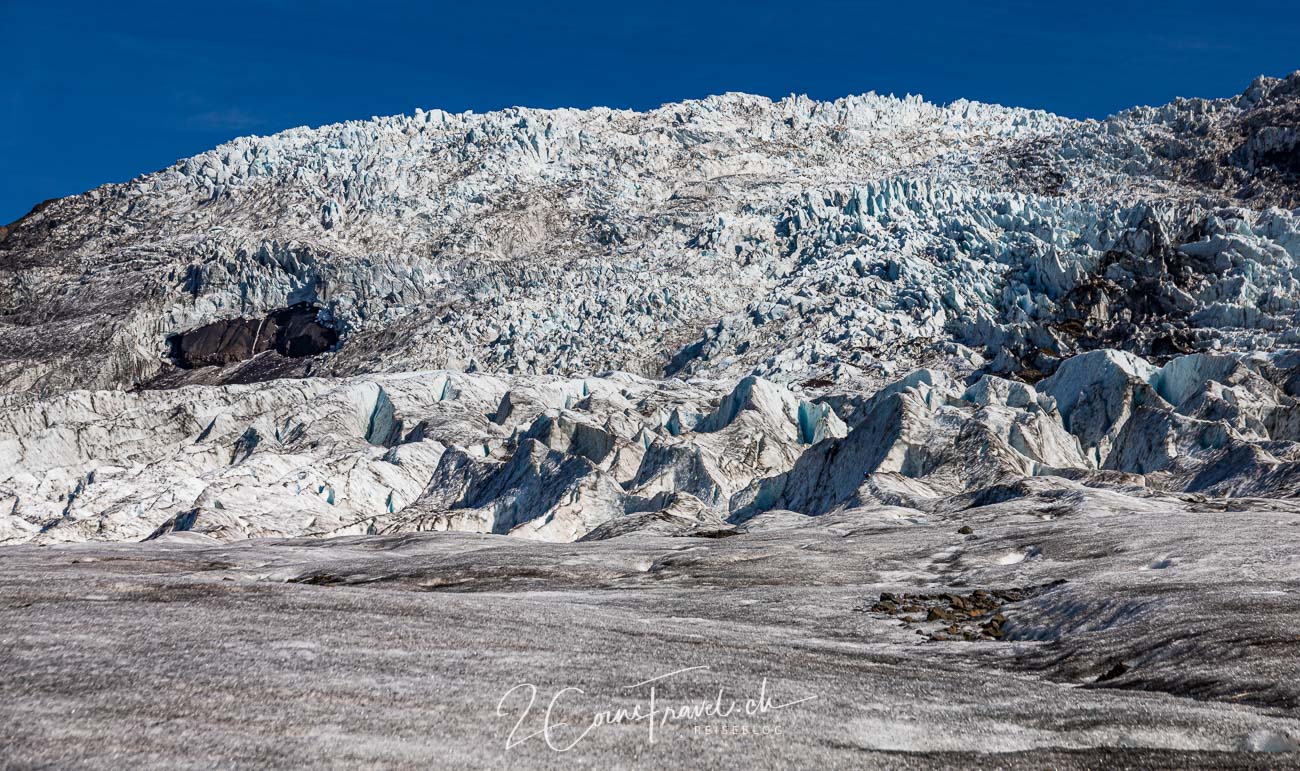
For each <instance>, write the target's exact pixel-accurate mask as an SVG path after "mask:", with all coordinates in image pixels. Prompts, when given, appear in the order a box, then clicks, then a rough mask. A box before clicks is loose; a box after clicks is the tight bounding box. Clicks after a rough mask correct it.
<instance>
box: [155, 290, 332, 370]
mask: <svg viewBox="0 0 1300 771" xmlns="http://www.w3.org/2000/svg"><path fill="white" fill-rule="evenodd" d="M320 310H321V309H320V308H319V307H318V306H315V305H312V304H310V303H299V304H297V305H293V306H290V307H288V308H278V309H276V310H273V311H271V312H270V313H268V314H267V315H266V316H265V317H264V318H242V317H241V318H234V319H224V320H222V321H214V322H212V323H211V324H205V325H203V326H201V327H198V328H196V329H191V330H188V331H186V332H180V333H178V334H175V335H172V336H171V337H169V338H167V343H168V345H169V346H170V349H171V359H172V361H173V362H174V363H175V364H176V366H178V367H181V368H182V369H195V368H197V367H213V366H223V365H226V364H233V363H235V362H239V361H246V360H248V359H251V358H253V357H254V356H256V355H257V354H259V353H263V352H265V351H271V350H274V351H277V352H278V353H280V354H281V355H283V356H288V357H290V358H301V357H304V356H315V355H316V354H318V353H325V352H326V351H329V350H332V349H333V348H334V346H335V345H337V344H338V341H339V333H338V331H337V330H335V329H334V328H333V327H332V326H330V325H328V324H324V323H321V321H320V318H319V314H320Z"/></svg>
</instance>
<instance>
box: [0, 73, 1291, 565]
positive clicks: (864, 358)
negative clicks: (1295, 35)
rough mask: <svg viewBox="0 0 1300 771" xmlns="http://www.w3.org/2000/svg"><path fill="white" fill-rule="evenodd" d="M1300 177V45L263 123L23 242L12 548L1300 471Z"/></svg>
mask: <svg viewBox="0 0 1300 771" xmlns="http://www.w3.org/2000/svg"><path fill="white" fill-rule="evenodd" d="M1296 206H1300V73H1297V74H1294V75H1291V76H1290V77H1288V78H1286V79H1282V80H1278V79H1268V78H1261V79H1259V80H1257V81H1256V82H1255V83H1253V84H1251V86H1250V87H1249V88H1248V89H1247V90H1246V91H1245V92H1244V93H1243V94H1241V95H1240V96H1237V97H1234V98H1231V99H1223V100H1200V99H1192V100H1179V101H1177V102H1174V103H1172V104H1170V105H1166V106H1164V107H1160V108H1137V109H1133V110H1130V111H1127V112H1124V113H1121V114H1119V115H1117V116H1114V117H1112V118H1109V119H1107V120H1105V121H1101V122H1097V121H1084V122H1078V121H1072V120H1068V119H1064V118H1060V117H1057V116H1053V115H1050V114H1046V113H1043V112H1035V111H1028V110H1019V109H1011V108H1003V107H998V106H991V105H984V104H977V103H971V102H957V103H954V104H951V105H948V106H936V105H932V104H928V103H926V102H924V101H922V100H920V99H919V98H915V97H908V98H906V99H895V98H893V97H881V96H876V95H867V96H861V97H850V98H846V99H841V100H838V101H835V102H828V103H821V102H814V101H810V100H808V99H806V98H801V97H791V98H789V99H785V100H782V101H780V102H772V101H770V100H768V99H765V98H761V97H754V96H748V95H743V94H727V95H724V96H719V97H711V98H709V99H705V100H701V101H696V102H685V103H681V104H671V105H665V106H663V107H661V108H659V109H657V110H654V111H651V112H646V113H636V112H629V111H614V110H607V109H594V110H587V111H578V110H545V111H544V110H527V109H513V110H507V111H503V112H499V113H491V114H486V115H476V114H461V115H451V114H447V113H443V112H440V111H433V112H424V111H417V112H416V113H415V114H414V115H413V116H399V117H393V118H382V119H379V118H377V119H373V120H371V121H365V122H351V123H346V124H339V125H335V126H328V127H324V128H321V129H313V130H309V129H293V130H290V131H287V132H284V133H281V134H278V135H275V136H272V137H254V138H244V139H239V140H235V141H234V142H231V143H229V144H227V145H224V146H222V147H219V148H216V149H214V150H212V151H209V152H207V153H203V154H202V155H199V156H196V157H194V158H190V159H187V160H184V161H181V162H179V163H177V164H176V165H175V166H172V167H171V168H168V169H165V170H163V171H160V172H158V173H155V174H150V175H146V176H144V177H141V178H139V179H136V180H133V181H131V182H128V183H125V184H121V185H110V186H105V187H102V188H99V189H97V190H94V191H91V192H89V193H86V194H84V195H80V196H73V197H71V198H66V199H61V200H58V201H52V202H48V203H47V204H44V205H42V206H41V207H38V210H36V211H34V212H33V213H32V214H30V215H29V216H28V217H26V218H24V219H23V220H21V221H19V222H17V223H15V224H13V225H11V226H9V227H8V228H5V229H4V230H3V231H2V232H0V389H3V392H4V394H5V395H4V396H3V397H2V398H3V400H4V401H3V405H4V411H3V414H2V415H0V541H9V542H13V541H26V540H38V541H57V540H84V539H141V538H146V537H149V536H151V535H159V534H162V533H165V532H168V531H175V530H199V531H203V532H208V533H211V534H214V535H217V536H218V537H221V538H225V539H233V538H242V537H248V536H257V535H272V534H275V535H307V534H310V535H329V534H345V533H353V534H363V533H368V532H387V531H394V530H404V529H435V530H471V531H480V532H493V533H511V534H516V535H521V536H526V537H529V538H537V539H544V540H562V541H569V540H576V539H579V538H583V537H592V538H596V537H601V538H603V537H612V536H616V535H619V534H621V533H626V532H629V531H634V530H637V529H641V528H643V527H651V528H658V529H663V528H665V527H667V528H669V529H674V528H675V529H681V530H683V531H690V530H692V529H697V528H713V529H717V528H726V527H731V526H734V525H736V524H738V523H741V522H744V521H746V520H748V519H750V518H752V517H753V516H755V515H757V514H759V513H761V512H765V511H771V510H774V509H776V510H792V511H795V512H799V513H802V514H822V513H826V512H828V511H833V510H836V509H842V508H844V507H851V506H859V505H863V504H864V503H865V502H876V503H890V504H896V505H906V506H909V507H914V508H921V509H928V508H934V507H936V506H943V505H947V503H945V502H948V501H951V500H954V499H956V498H957V497H960V496H964V495H977V494H980V491H988V490H994V489H997V490H1012V489H1013V488H1014V485H1015V484H1017V483H1018V482H1019V481H1020V480H1023V479H1025V478H1026V477H1044V478H1048V479H1054V480H1057V481H1058V482H1059V483H1061V484H1065V483H1066V481H1067V480H1074V481H1073V482H1070V483H1071V484H1074V483H1077V482H1080V481H1081V482H1083V483H1084V484H1088V485H1103V486H1111V487H1115V488H1117V489H1122V490H1124V491H1125V494H1126V495H1131V496H1150V495H1157V496H1159V495H1174V494H1177V495H1185V494H1209V495H1232V496H1244V495H1250V496H1285V495H1290V494H1291V492H1292V490H1294V486H1295V481H1294V479H1295V477H1296V472H1295V469H1294V464H1295V463H1296V462H1297V460H1300V443H1298V442H1300V417H1296V415H1297V412H1296V406H1295V405H1296V397H1297V396H1298V395H1300V354H1293V353H1289V352H1288V349H1289V348H1290V347H1292V346H1300V335H1298V333H1297V332H1296V331H1295V330H1296V321H1297V315H1298V313H1300V311H1298V309H1297V302H1298V301H1300V209H1295V208H1294V207H1296ZM999 494H1001V493H999ZM1006 494H1008V495H1012V494H1014V493H1006Z"/></svg>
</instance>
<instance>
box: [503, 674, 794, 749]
mask: <svg viewBox="0 0 1300 771" xmlns="http://www.w3.org/2000/svg"><path fill="white" fill-rule="evenodd" d="M707 671H709V668H708V667H707V666H698V667H687V668H685V669H678V670H676V671H673V672H668V673H666V674H662V675H656V676H655V677H651V678H649V679H646V680H641V681H639V682H636V683H632V684H631V685H625V686H623V687H622V688H621V690H622V691H623V692H624V693H623V694H622V696H623V701H624V703H623V704H622V705H621V706H617V707H614V706H607V707H605V708H602V709H591V708H590V707H584V706H583V703H584V702H588V703H589V702H590V701H591V699H590V698H589V697H588V694H587V692H586V691H585V690H583V689H582V688H578V687H575V686H568V687H565V688H560V689H558V690H555V691H554V692H552V693H549V694H544V693H541V692H540V690H539V689H538V687H537V686H536V685H535V684H533V683H518V684H517V685H514V686H513V687H511V688H510V689H509V690H507V691H506V692H505V693H504V694H502V696H501V699H500V701H498V702H497V715H498V716H499V717H504V718H513V719H514V722H513V723H512V724H511V728H510V730H509V733H508V734H507V735H506V749H507V750H510V749H513V748H515V747H517V746H519V745H520V744H523V743H525V742H527V741H530V740H536V741H538V742H541V743H543V744H545V745H546V746H547V747H549V748H550V749H552V750H555V751H556V752H568V751H569V750H572V749H573V748H575V747H577V746H578V745H579V744H581V743H582V741H583V740H584V739H587V738H588V737H590V736H591V735H592V734H593V733H594V732H596V731H599V730H600V729H601V728H604V727H609V726H618V725H628V724H633V723H642V724H644V725H645V726H646V733H645V738H646V740H647V741H648V742H650V743H651V744H653V743H654V742H655V741H656V740H657V739H658V738H660V737H661V736H662V735H663V732H664V730H665V729H666V728H667V727H668V726H670V725H671V726H681V727H688V728H689V729H690V730H691V732H692V733H693V734H695V735H702V736H729V737H730V736H755V737H761V736H777V735H780V734H781V733H782V729H781V727H780V726H779V725H774V724H772V723H771V722H770V721H763V720H762V718H763V717H764V716H765V715H769V714H771V713H774V712H779V711H781V710H783V709H787V708H789V707H793V706H795V705H796V704H802V703H804V702H806V701H811V700H813V699H815V698H817V697H816V696H805V697H803V698H799V699H792V700H789V701H779V700H778V699H777V697H776V696H775V695H773V694H772V693H771V692H770V688H769V686H768V683H767V678H763V680H762V682H761V683H760V684H759V686H758V689H757V690H756V691H750V692H749V695H746V694H745V693H743V692H740V691H737V692H736V693H735V695H728V692H727V688H726V686H719V687H718V689H717V691H716V692H712V691H710V693H711V695H712V698H709V699H702V700H701V699H695V700H688V701H667V700H665V699H664V698H663V696H662V694H663V689H664V688H665V687H667V686H668V685H670V684H671V683H673V681H675V680H676V681H679V682H680V679H681V678H682V677H683V676H684V675H687V674H688V673H696V675H695V676H697V677H698V673H701V672H707ZM628 699H631V703H630V704H628V703H626V702H627V701H628Z"/></svg>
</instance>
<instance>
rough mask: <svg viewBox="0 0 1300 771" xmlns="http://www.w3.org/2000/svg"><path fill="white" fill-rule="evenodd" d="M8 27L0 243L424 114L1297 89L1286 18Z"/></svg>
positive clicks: (1075, 100)
mask: <svg viewBox="0 0 1300 771" xmlns="http://www.w3.org/2000/svg"><path fill="white" fill-rule="evenodd" d="M1133 6H1139V7H1133ZM0 29H3V30H4V35H3V38H0V77H2V78H3V88H0V180H2V181H3V182H2V184H0V223H3V222H8V221H10V220H13V219H16V218H17V217H19V216H21V215H22V214H24V213H25V212H26V211H27V210H28V209H30V208H31V207H32V206H33V205H34V204H36V203H37V202H39V201H41V200H43V199H45V198H51V197H56V196H63V195H69V194H72V193H77V192H81V191H83V190H87V189H89V188H92V187H95V186H97V185H99V184H102V183H104V182H114V181H122V180H126V179H130V178H131V177H134V176H136V175H138V174H142V173H146V172H149V171H154V170H157V169H160V168H163V167H165V166H167V165H169V164H171V163H172V162H173V161H175V160H176V159H178V158H183V157H186V156H189V155H192V154H194V153H196V152H199V151H202V150H204V149H207V148H209V147H212V146H214V145H216V144H219V143H221V142H223V141H225V140H227V139H230V138H232V137H235V136H240V135H245V134H269V133H274V132H275V131H279V130H281V129H285V128H289V127H292V126H300V125H320V124H324V123H333V122H336V121H340V120H346V119H352V118H368V117H370V116H371V115H388V114H394V113H401V112H411V111H412V110H413V109H414V108H416V107H422V108H425V109H430V108H434V107H438V108H442V109H446V110H451V111H460V110H467V109H472V110H491V109H496V108H501V107H507V106H510V105H526V106H534V107H559V106H576V107H588V106H592V105H598V104H604V105H610V106H615V107H631V108H648V107H654V106H656V105H659V104H662V103H663V102H668V101H676V100H679V99H684V98H693V97H701V96H706V95H708V94H711V93H720V92H723V91H749V92H753V93H760V94H765V95H768V96H771V97H781V96H784V95H787V94H790V93H806V94H809V95H810V96H813V97H816V98H821V99H829V98H834V97H838V96H843V95H845V94H850V93H862V92H865V91H870V90H875V91H878V92H882V93H889V92H894V93H897V94H900V95H901V94H903V93H920V94H924V95H925V96H926V97H927V98H929V99H932V100H934V101H939V102H947V101H951V100H953V99H956V98H959V97H968V98H972V99H980V100H984V101H993V102H1000V103H1004V104H1011V105H1021V106H1027V107H1041V108H1044V109H1048V110H1053V111H1056V112H1060V113H1063V114H1066V115H1071V116H1076V117H1102V116H1104V115H1106V114H1109V113H1110V112H1113V111H1115V110H1117V109H1122V108H1124V107H1127V106H1131V105H1134V104H1153V103H1161V102H1165V101H1168V100H1169V99H1171V98H1173V97H1175V96H1180V95H1181V96H1228V95H1231V94H1234V93H1237V92H1240V91H1241V90H1242V89H1244V88H1245V86H1246V85H1247V83H1248V82H1249V81H1250V80H1251V78H1253V77H1254V76H1255V75H1258V74H1269V75H1284V74H1286V73H1287V72H1289V71H1292V70H1295V69H1300V42H1298V41H1300V3H1297V2H1296V0H1285V1H1272V0H1268V1H1260V2H1255V1H1252V0H1237V1H1235V2H1223V0H1216V1H1215V2H1177V3H1176V2H1151V3H1140V2H1136V3H1129V2H1113V1H1112V0H1091V1H1088V2H1075V3H1066V2H1055V0H1039V1H1038V2H987V3H979V2H970V0H966V1H965V2H948V1H947V0H940V1H939V2H916V1H915V0H914V1H913V2H901V1H898V0H896V1H895V2H889V3H876V2H842V1H834V0H802V1H800V0H783V1H782V2H767V0H750V1H749V2H708V1H707V0H693V1H689V2H680V1H679V0H657V1H656V2H644V1H643V2H628V3H618V2H616V0H609V1H608V2H568V3H566V2H539V1H537V0H533V1H531V2H517V1H516V0H496V1H495V2H482V1H479V2H474V1H473V0H471V1H470V2H457V3H444V2H440V1H439V0H423V2H389V1H388V0H368V2H364V3H342V2H332V1H330V0H326V1H324V2H315V3H306V2H288V0H278V1H277V2H249V1H247V0H231V1H224V0H223V2H208V3H199V2H187V1H186V0H174V2H168V3H157V4H153V3H138V2H131V0H122V1H121V2H103V0H100V1H99V2H59V0H0Z"/></svg>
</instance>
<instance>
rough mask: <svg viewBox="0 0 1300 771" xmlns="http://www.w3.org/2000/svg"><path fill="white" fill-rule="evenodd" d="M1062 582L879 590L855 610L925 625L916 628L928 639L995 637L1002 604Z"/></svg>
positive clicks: (1001, 631) (1003, 617) (1000, 628)
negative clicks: (962, 589) (961, 590)
mask: <svg viewBox="0 0 1300 771" xmlns="http://www.w3.org/2000/svg"><path fill="white" fill-rule="evenodd" d="M1062 583H1064V581H1053V582H1051V583H1047V584H1042V585H1039V586H1030V587H1011V588H1007V589H976V590H975V591H973V592H971V593H969V594H953V593H949V592H945V593H942V594H894V593H893V592H881V593H880V599H879V600H878V601H877V602H875V603H873V604H872V605H871V606H870V607H864V608H858V609H857V610H859V611H861V612H866V613H880V614H883V615H886V616H892V617H894V618H897V619H899V620H900V621H902V622H903V623H904V624H908V625H918V626H919V625H921V624H926V625H929V626H928V627H925V628H918V629H917V630H916V631H917V633H918V634H922V635H925V636H926V637H928V638H929V639H931V640H936V641H948V640H964V641H967V642H978V641H985V642H988V641H997V640H1003V639H1005V638H1006V636H1007V633H1006V631H1005V630H1004V629H1003V625H1004V624H1005V623H1006V621H1007V617H1006V614H1005V613H1003V612H1002V608H1003V606H1004V605H1009V604H1011V603H1016V602H1020V601H1022V600H1026V599H1029V598H1030V597H1033V596H1034V595H1036V594H1040V593H1042V592H1044V591H1047V590H1048V589H1052V588H1054V587H1056V586H1059V585H1061V584H1062ZM914 614H924V615H923V616H922V615H914Z"/></svg>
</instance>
